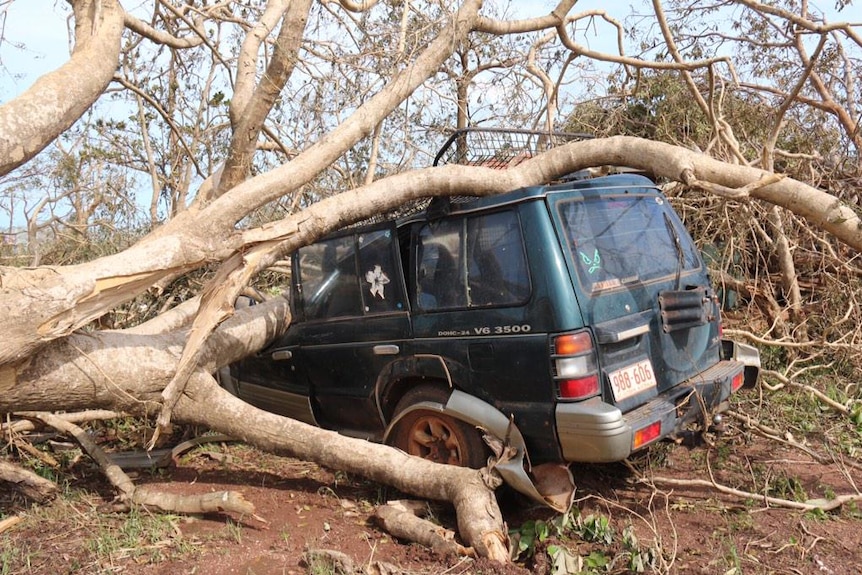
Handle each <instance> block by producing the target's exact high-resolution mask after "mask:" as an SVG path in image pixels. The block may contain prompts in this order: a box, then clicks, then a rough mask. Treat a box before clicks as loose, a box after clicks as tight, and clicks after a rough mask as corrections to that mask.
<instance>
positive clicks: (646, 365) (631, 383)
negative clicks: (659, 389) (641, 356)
mask: <svg viewBox="0 0 862 575" xmlns="http://www.w3.org/2000/svg"><path fill="white" fill-rule="evenodd" d="M608 377H609V378H610V380H611V389H612V390H613V392H614V399H616V400H617V401H621V400H623V399H627V398H629V397H631V396H633V395H637V394H638V393H640V392H642V391H645V390H647V389H650V388H652V387H655V375H653V371H652V363H650V360H648V359H645V360H643V361H639V362H637V363H635V364H632V365H630V366H628V367H624V368H622V369H618V370H616V371H612V372H611V373H610V374H609V375H608Z"/></svg>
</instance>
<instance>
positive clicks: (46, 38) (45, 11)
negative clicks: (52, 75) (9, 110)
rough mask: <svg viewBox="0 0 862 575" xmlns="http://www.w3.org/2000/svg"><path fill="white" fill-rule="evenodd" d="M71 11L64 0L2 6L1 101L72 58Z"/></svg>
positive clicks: (0, 22)
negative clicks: (70, 37)
mask: <svg viewBox="0 0 862 575" xmlns="http://www.w3.org/2000/svg"><path fill="white" fill-rule="evenodd" d="M68 14H70V9H69V8H68V5H67V4H66V2H64V1H62V0H26V1H24V0H17V1H15V2H12V3H11V4H8V5H6V6H5V7H2V8H0V26H2V30H3V37H2V44H0V101H3V102H5V101H7V100H9V99H11V98H13V97H14V96H16V95H17V94H20V93H21V92H23V91H24V90H26V89H27V88H28V87H29V86H30V85H31V84H32V83H33V82H34V81H35V80H36V78H38V77H39V76H40V75H42V74H44V73H45V72H48V71H50V70H54V69H56V68H58V67H59V66H60V65H62V64H63V62H65V61H66V60H67V59H68V58H69V33H68V31H67V28H66V26H67V23H68V22H69V21H68V20H67V16H68Z"/></svg>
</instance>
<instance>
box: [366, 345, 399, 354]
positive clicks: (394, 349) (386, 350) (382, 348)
mask: <svg viewBox="0 0 862 575" xmlns="http://www.w3.org/2000/svg"><path fill="white" fill-rule="evenodd" d="M372 350H373V351H374V355H398V353H399V352H400V351H401V348H400V347H398V346H397V345H395V344H394V343H387V344H382V345H375V346H374V347H373V348H372Z"/></svg>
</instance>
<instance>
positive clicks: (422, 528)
mask: <svg viewBox="0 0 862 575" xmlns="http://www.w3.org/2000/svg"><path fill="white" fill-rule="evenodd" d="M425 509H426V503H424V502H421V501H405V500H399V501H390V502H388V503H387V504H386V505H382V506H380V507H378V508H377V511H376V513H375V514H374V517H375V519H377V521H378V522H379V523H380V525H381V527H383V528H384V529H385V530H386V531H387V532H389V533H390V534H392V535H394V536H395V537H398V538H399V539H406V540H408V541H413V542H415V543H420V544H422V545H425V546H426V547H430V548H431V549H432V550H434V551H435V552H437V553H440V554H441V555H465V556H470V557H474V556H475V552H474V551H473V549H472V548H470V547H464V546H463V545H461V544H460V543H458V542H457V541H455V532H454V531H451V530H449V529H446V528H444V527H441V526H440V525H437V524H436V523H432V522H431V521H428V520H427V519H422V518H421V517H419V516H418V514H419V513H421V512H422V511H424V510H425Z"/></svg>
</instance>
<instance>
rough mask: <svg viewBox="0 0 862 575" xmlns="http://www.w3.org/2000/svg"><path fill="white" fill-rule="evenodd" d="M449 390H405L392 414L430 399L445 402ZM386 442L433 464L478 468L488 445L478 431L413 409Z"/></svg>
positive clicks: (448, 419) (444, 415)
mask: <svg viewBox="0 0 862 575" xmlns="http://www.w3.org/2000/svg"><path fill="white" fill-rule="evenodd" d="M448 399H449V392H448V391H446V390H443V389H440V388H436V387H417V388H415V389H411V390H410V391H408V392H407V393H406V394H405V395H404V397H402V398H401V401H399V402H398V405H397V406H396V407H395V417H397V416H398V414H400V413H401V412H403V411H404V410H406V409H407V408H409V407H410V406H412V405H415V404H417V403H420V402H423V401H430V402H433V403H438V404H440V405H445V404H446V400H448ZM389 444H390V445H393V446H394V447H397V448H398V449H401V450H402V451H404V452H406V453H409V454H410V455H416V456H418V457H421V458H423V459H428V460H429V461H434V462H435V463H446V464H449V465H460V466H461V467H472V468H474V469H478V468H480V467H483V466H484V465H485V462H486V461H487V458H488V448H487V447H486V446H485V442H484V441H483V440H482V436H481V435H480V434H479V431H478V430H477V429H476V428H475V427H473V426H472V425H469V424H467V423H464V422H463V421H460V420H458V419H455V418H454V417H451V416H449V415H446V414H445V413H440V412H437V411H430V410H424V409H417V410H415V411H411V412H410V413H408V414H407V415H405V416H404V417H403V418H401V420H399V421H398V423H397V424H396V426H395V428H394V429H393V430H392V434H391V436H390V439H389Z"/></svg>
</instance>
